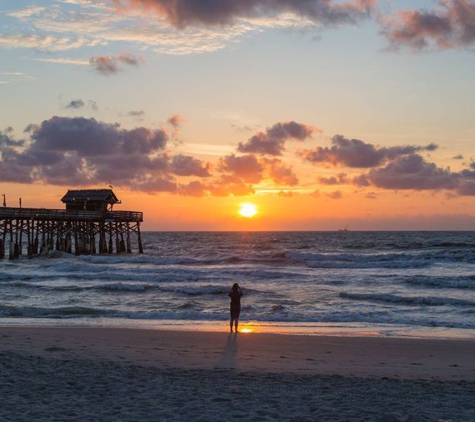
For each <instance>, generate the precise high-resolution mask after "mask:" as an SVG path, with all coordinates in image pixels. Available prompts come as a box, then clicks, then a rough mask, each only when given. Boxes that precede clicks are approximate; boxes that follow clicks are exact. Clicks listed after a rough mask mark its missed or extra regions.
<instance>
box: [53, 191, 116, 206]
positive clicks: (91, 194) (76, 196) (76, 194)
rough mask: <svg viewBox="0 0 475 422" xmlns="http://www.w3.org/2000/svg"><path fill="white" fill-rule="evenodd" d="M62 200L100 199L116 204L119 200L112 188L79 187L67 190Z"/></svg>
mask: <svg viewBox="0 0 475 422" xmlns="http://www.w3.org/2000/svg"><path fill="white" fill-rule="evenodd" d="M61 201H62V202H64V203H66V202H73V201H101V202H107V203H108V204H116V203H117V202H119V199H118V198H117V196H115V194H114V192H113V191H112V189H81V190H68V192H67V193H66V195H64V196H63V198H62V199H61Z"/></svg>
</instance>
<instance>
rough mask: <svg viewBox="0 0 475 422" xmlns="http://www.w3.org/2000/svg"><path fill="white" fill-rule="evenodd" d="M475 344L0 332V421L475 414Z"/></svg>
mask: <svg viewBox="0 0 475 422" xmlns="http://www.w3.org/2000/svg"><path fill="white" fill-rule="evenodd" d="M474 357H475V341H469V340H430V339H399V338H382V337H332V336H297V335H281V334H269V333H251V334H229V333H225V332H198V331H165V330H152V329H129V328H93V327H89V328H86V327H8V326H6V327H0V368H1V372H0V374H1V379H0V420H1V421H15V422H17V421H29V422H30V421H101V422H102V421H127V422H128V421H226V420H241V421H273V420H281V421H381V422H383V421H388V422H391V421H449V420H450V421H453V422H455V421H475V359H474Z"/></svg>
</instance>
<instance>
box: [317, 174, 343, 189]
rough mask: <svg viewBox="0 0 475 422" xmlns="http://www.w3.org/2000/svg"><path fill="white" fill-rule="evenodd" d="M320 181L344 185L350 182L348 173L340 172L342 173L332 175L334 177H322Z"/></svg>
mask: <svg viewBox="0 0 475 422" xmlns="http://www.w3.org/2000/svg"><path fill="white" fill-rule="evenodd" d="M318 181H319V182H320V183H321V184H322V185H329V186H331V185H343V184H345V183H348V177H347V175H346V173H340V174H337V175H336V176H332V177H320V178H319V179H318Z"/></svg>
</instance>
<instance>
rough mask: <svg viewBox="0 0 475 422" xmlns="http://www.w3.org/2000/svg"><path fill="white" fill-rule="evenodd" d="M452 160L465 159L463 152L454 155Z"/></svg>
mask: <svg viewBox="0 0 475 422" xmlns="http://www.w3.org/2000/svg"><path fill="white" fill-rule="evenodd" d="M452 160H463V155H462V154H457V155H454V156H453V157H452Z"/></svg>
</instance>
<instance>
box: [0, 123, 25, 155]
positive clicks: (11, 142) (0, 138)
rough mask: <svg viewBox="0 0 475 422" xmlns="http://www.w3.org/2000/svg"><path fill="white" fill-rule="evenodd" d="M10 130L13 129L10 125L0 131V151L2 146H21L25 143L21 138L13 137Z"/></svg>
mask: <svg viewBox="0 0 475 422" xmlns="http://www.w3.org/2000/svg"><path fill="white" fill-rule="evenodd" d="M12 132H13V129H12V128H11V127H8V128H6V129H5V130H4V131H0V151H1V149H2V148H3V147H21V146H23V145H24V144H25V141H24V140H23V139H21V140H16V139H14V138H13V136H12Z"/></svg>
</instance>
